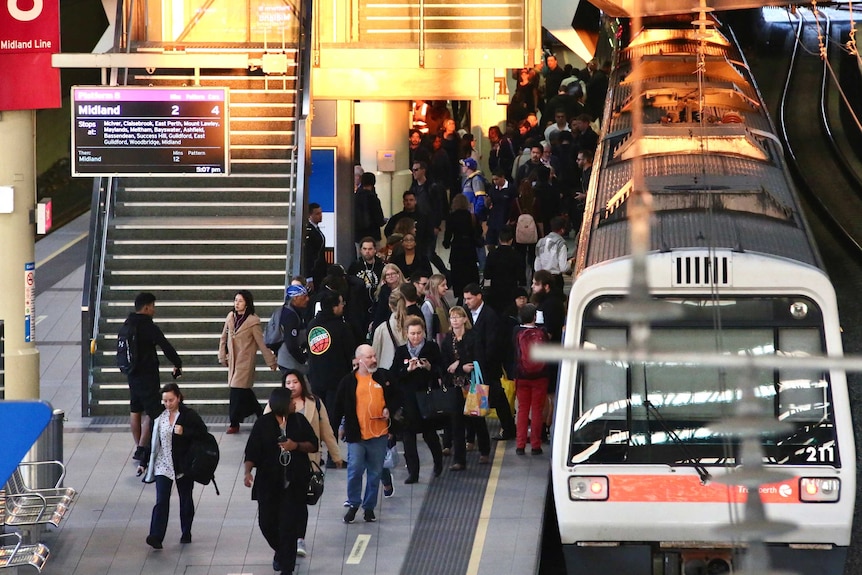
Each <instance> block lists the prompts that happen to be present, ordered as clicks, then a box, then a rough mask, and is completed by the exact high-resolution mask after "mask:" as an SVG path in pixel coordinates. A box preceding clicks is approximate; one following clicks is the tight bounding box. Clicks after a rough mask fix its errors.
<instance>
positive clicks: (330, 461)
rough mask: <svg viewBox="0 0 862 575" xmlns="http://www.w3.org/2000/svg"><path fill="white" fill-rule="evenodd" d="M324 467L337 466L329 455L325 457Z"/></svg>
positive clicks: (336, 467) (335, 467) (331, 467)
mask: <svg viewBox="0 0 862 575" xmlns="http://www.w3.org/2000/svg"><path fill="white" fill-rule="evenodd" d="M326 468H327V469H338V466H337V465H335V461H333V460H332V458H331V457H328V458H327V459H326Z"/></svg>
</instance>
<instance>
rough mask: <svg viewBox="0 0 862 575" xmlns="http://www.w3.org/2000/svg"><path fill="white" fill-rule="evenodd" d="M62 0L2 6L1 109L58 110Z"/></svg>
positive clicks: (15, 0)
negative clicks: (54, 59)
mask: <svg viewBox="0 0 862 575" xmlns="http://www.w3.org/2000/svg"><path fill="white" fill-rule="evenodd" d="M59 52H60V1H59V0H7V1H6V2H2V3H0V110H39V109H43V108H59V107H60V104H61V99H60V69H59V68H54V67H52V66H51V55H52V54H57V53H59Z"/></svg>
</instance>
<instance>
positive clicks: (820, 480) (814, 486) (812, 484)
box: [799, 477, 841, 503]
mask: <svg viewBox="0 0 862 575" xmlns="http://www.w3.org/2000/svg"><path fill="white" fill-rule="evenodd" d="M840 495H841V480H840V479H835V478H834V477H802V478H800V479H799V499H801V500H802V501H805V502H808V503H831V502H834V501H838V499H839V496H840Z"/></svg>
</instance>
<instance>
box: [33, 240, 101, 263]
mask: <svg viewBox="0 0 862 575" xmlns="http://www.w3.org/2000/svg"><path fill="white" fill-rule="evenodd" d="M89 233H90V232H84V233H82V234H81V235H79V236H78V237H77V238H75V239H74V240H72V241H70V242H68V243H67V244H66V245H64V246H62V247H61V248H60V249H59V250H57V251H56V252H54V253H53V254H51V255H50V256H48V257H47V258H45V259H44V260H42V261H41V262H38V263H36V269H37V270H38V269H39V266H41V265H43V264H46V263H48V262H50V261H51V260H53V259H54V258H56V257H57V256H59V255H60V254H62V253H63V252H65V251H66V250H68V249H69V248H71V247H72V246H74V245H75V244H77V243H78V242H80V241H81V240H82V239H84V238H86V237H87V235H88V234H89Z"/></svg>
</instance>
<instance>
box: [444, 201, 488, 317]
mask: <svg viewBox="0 0 862 575" xmlns="http://www.w3.org/2000/svg"><path fill="white" fill-rule="evenodd" d="M481 243H482V228H481V227H480V226H479V225H478V224H477V223H476V217H475V216H474V215H473V214H472V213H470V204H469V203H468V201H467V196H465V195H464V194H456V195H455V197H454V198H452V212H451V213H450V214H449V216H448V217H447V218H446V232H445V233H444V235H443V247H444V248H446V249H447V250H451V251H450V252H449V266H450V267H451V269H452V274H451V277H452V282H451V283H452V291H453V293H454V294H455V297H456V298H457V299H458V301H459V302H460V301H461V298H463V297H464V287H465V286H466V285H467V284H471V283H479V267H478V265H479V260H478V259H477V257H476V248H477V247H478V246H480V245H481Z"/></svg>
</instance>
